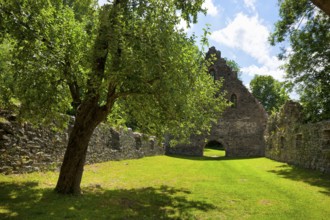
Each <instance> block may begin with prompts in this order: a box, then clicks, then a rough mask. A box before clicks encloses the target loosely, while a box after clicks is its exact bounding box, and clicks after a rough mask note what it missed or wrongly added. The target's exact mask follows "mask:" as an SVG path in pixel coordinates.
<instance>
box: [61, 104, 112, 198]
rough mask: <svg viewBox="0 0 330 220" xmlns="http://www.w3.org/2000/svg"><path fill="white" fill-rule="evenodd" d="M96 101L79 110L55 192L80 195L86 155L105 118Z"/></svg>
mask: <svg viewBox="0 0 330 220" xmlns="http://www.w3.org/2000/svg"><path fill="white" fill-rule="evenodd" d="M105 115H106V114H105V113H104V112H102V111H101V110H100V108H99V106H98V105H97V101H96V100H89V101H87V102H84V103H82V105H81V108H80V109H79V110H78V113H77V117H76V120H75V122H74V126H73V129H72V131H71V133H70V136H69V142H68V146H67V149H66V152H65V155H64V160H63V163H62V166H61V171H60V176H59V179H58V182H57V185H56V188H55V190H56V191H57V192H58V193H60V194H75V195H77V194H80V182H81V179H82V174H83V169H84V164H85V159H86V153H87V148H88V143H89V140H90V138H91V136H92V134H93V131H94V129H95V128H96V126H97V125H98V124H100V122H101V121H102V120H104V118H105Z"/></svg>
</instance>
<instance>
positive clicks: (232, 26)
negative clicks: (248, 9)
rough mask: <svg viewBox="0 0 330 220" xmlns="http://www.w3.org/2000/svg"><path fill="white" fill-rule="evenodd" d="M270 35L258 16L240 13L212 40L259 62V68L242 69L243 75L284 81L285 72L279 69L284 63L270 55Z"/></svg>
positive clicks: (212, 37) (216, 32)
mask: <svg viewBox="0 0 330 220" xmlns="http://www.w3.org/2000/svg"><path fill="white" fill-rule="evenodd" d="M269 33H270V32H269V30H268V28H267V27H266V26H265V25H263V24H262V21H261V20H260V19H259V17H258V15H255V16H251V17H249V16H247V15H245V14H243V13H238V14H237V15H236V16H235V18H234V20H231V21H229V22H228V24H227V26H226V27H225V28H223V29H220V30H218V31H214V32H213V33H212V34H211V39H212V40H214V41H216V42H218V43H220V44H223V45H226V46H228V47H231V48H234V49H238V50H242V51H243V52H245V53H246V54H248V55H249V56H251V57H253V58H254V59H255V60H256V61H257V62H258V64H259V65H258V66H257V65H251V66H248V67H243V68H241V70H242V72H243V74H244V73H246V74H248V75H251V76H253V75H255V74H259V75H271V76H273V77H274V78H275V79H278V80H283V77H284V71H283V70H281V69H279V67H280V66H281V65H282V62H281V61H279V60H278V58H277V57H276V56H271V53H270V45H269V43H268V36H269Z"/></svg>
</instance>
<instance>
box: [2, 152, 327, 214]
mask: <svg viewBox="0 0 330 220" xmlns="http://www.w3.org/2000/svg"><path fill="white" fill-rule="evenodd" d="M221 154H223V153H222V152H219V151H215V150H207V151H206V152H205V155H206V156H204V157H169V156H156V157H146V158H142V159H138V160H125V161H111V162H106V163H100V164H94V165H89V166H86V167H85V173H84V177H83V182H82V189H83V192H84V194H83V195H82V196H77V197H74V196H60V195H57V194H55V193H54V192H53V188H54V187H55V184H56V180H57V177H58V173H57V172H48V173H32V174H24V175H8V176H4V175H0V219H5V218H13V219H33V220H34V219H46V220H47V219H93V220H94V219H155V220H158V219H281V220H282V219H299V220H302V219H312V220H315V219H325V220H327V219H330V176H329V175H322V174H320V173H318V172H315V171H308V170H304V169H298V168H295V167H292V166H288V165H286V164H284V163H279V162H275V161H272V160H269V159H266V158H253V159H227V158H224V157H222V156H223V155H222V156H221ZM216 156H218V157H216Z"/></svg>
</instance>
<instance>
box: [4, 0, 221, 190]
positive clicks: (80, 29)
mask: <svg viewBox="0 0 330 220" xmlns="http://www.w3.org/2000/svg"><path fill="white" fill-rule="evenodd" d="M202 3H203V1H202V0H196V1H190V0H168V1H158V0H148V1H146V0H114V1H112V2H111V3H108V4H106V5H104V6H103V7H101V8H100V9H98V8H97V7H95V1H93V0H84V1H78V0H77V1H74V0H70V1H58V0H39V1H34V0H33V1H32V0H17V1H11V0H0V27H1V34H2V33H5V34H6V35H3V34H2V35H1V36H0V37H1V39H4V38H6V36H9V37H10V38H11V39H14V40H15V45H14V47H15V48H14V50H13V64H15V65H14V73H15V74H14V77H15V80H16V83H17V85H16V88H17V90H16V91H15V94H16V95H17V96H18V99H19V100H20V101H21V103H22V108H21V111H22V113H24V114H25V116H26V117H33V118H36V120H40V119H42V120H43V121H45V122H48V121H49V120H47V119H52V118H54V117H55V116H56V118H58V117H60V116H61V114H60V113H63V112H65V111H67V110H68V109H69V108H73V110H74V111H75V114H76V115H75V116H76V117H75V122H74V126H73V128H72V131H71V133H70V135H69V142H68V145H67V150H66V152H65V156H64V160H63V164H62V167H61V171H60V176H59V179H58V182H57V185H56V191H57V192H59V193H62V194H79V193H80V182H81V178H82V174H83V166H84V163H85V158H86V152H87V147H88V143H89V140H90V137H91V135H92V133H93V131H94V129H95V128H96V126H97V125H98V124H99V123H100V122H102V121H104V120H106V119H107V117H110V121H115V119H116V117H120V116H121V114H122V112H123V108H126V109H128V110H129V111H130V114H132V115H133V116H134V119H135V121H136V123H138V126H139V128H142V129H143V131H146V132H148V133H152V134H156V135H157V136H158V137H160V138H161V137H162V135H163V134H164V133H165V132H167V133H171V134H175V135H177V136H178V137H185V136H189V134H190V132H191V131H192V130H194V133H195V132H197V131H201V130H203V131H205V130H208V129H209V127H210V122H211V121H212V120H216V118H217V117H218V116H219V113H221V112H222V111H223V109H224V108H225V107H226V104H225V103H226V102H225V100H224V98H223V96H221V95H220V96H216V95H215V94H216V93H217V92H218V91H219V88H220V86H221V85H220V84H219V83H214V82H213V81H212V80H211V78H210V76H209V75H208V74H207V69H206V65H204V64H203V63H204V57H203V56H202V54H201V53H200V52H199V51H198V49H197V48H196V46H195V45H194V39H193V38H188V37H187V36H186V34H184V33H183V32H181V31H179V30H177V28H176V25H177V24H178V22H179V20H180V18H179V17H178V15H177V11H181V16H182V17H183V18H184V19H186V20H188V21H196V17H197V13H198V12H199V11H201V5H202ZM24 114H23V115H24ZM195 125H198V127H196V126H195Z"/></svg>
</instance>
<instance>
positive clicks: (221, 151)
mask: <svg viewBox="0 0 330 220" xmlns="http://www.w3.org/2000/svg"><path fill="white" fill-rule="evenodd" d="M203 153H204V156H207V157H223V156H225V155H226V152H225V147H224V146H223V144H222V143H221V142H219V141H216V140H211V141H209V142H207V143H206V145H205V147H204V152H203Z"/></svg>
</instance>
